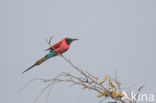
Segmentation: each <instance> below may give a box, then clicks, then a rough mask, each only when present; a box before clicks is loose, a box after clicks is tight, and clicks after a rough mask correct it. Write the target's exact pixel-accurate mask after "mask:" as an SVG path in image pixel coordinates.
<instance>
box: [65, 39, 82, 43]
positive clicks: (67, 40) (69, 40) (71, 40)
mask: <svg viewBox="0 0 156 103" xmlns="http://www.w3.org/2000/svg"><path fill="white" fill-rule="evenodd" d="M65 40H66V42H67V44H68V45H70V44H71V43H72V42H73V41H76V40H79V39H73V38H65Z"/></svg>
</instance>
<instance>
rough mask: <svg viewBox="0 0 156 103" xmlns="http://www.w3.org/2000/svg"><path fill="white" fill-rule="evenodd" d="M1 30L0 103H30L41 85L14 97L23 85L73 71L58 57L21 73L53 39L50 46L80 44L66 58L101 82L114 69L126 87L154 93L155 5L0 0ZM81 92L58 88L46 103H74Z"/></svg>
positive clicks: (128, 0) (150, 1)
mask: <svg viewBox="0 0 156 103" xmlns="http://www.w3.org/2000/svg"><path fill="white" fill-rule="evenodd" d="M0 28H1V29H0V47H1V51H0V57H1V60H0V62H1V65H0V81H1V82H0V103H11V102H12V103H33V100H34V99H35V97H36V96H37V95H38V94H39V91H40V90H41V88H42V87H43V85H42V83H41V82H35V83H33V84H31V85H30V86H28V87H27V88H26V89H25V90H24V91H22V92H21V93H18V90H19V89H20V88H21V87H22V86H23V85H24V84H25V83H26V82H27V81H29V80H31V79H33V78H36V77H43V78H53V77H54V76H55V75H57V74H58V73H60V72H64V71H67V72H74V71H73V69H72V68H71V67H70V65H68V64H67V63H66V62H65V61H64V60H63V59H62V58H60V57H56V58H53V59H50V60H49V61H47V62H45V63H44V64H42V65H41V66H39V67H36V68H34V69H33V70H31V71H29V72H27V73H25V74H22V71H23V70H25V69H26V68H28V67H29V66H31V65H32V64H33V63H34V62H35V61H36V60H38V59H40V58H41V57H43V56H44V55H45V54H46V53H47V52H45V51H44V50H45V49H47V48H48V45H47V44H46V43H45V41H44V39H45V38H48V37H50V36H51V35H54V36H55V39H54V43H56V42H58V41H59V40H61V39H62V38H64V37H74V38H79V39H80V40H79V41H78V42H75V43H73V44H72V45H71V48H70V50H69V51H68V52H66V53H65V54H64V55H65V56H66V57H67V58H69V59H71V60H72V61H73V63H74V64H75V65H78V66H79V67H81V68H82V69H84V70H86V71H88V72H90V73H93V74H94V75H98V76H99V77H101V78H103V77H104V73H107V74H109V75H112V76H113V75H114V71H115V70H116V71H117V72H118V77H119V79H120V80H121V82H122V83H123V85H125V87H129V86H133V87H134V88H135V87H136V86H137V87H139V86H140V85H142V84H146V87H145V88H144V92H145V93H147V94H150V93H152V94H155V93H156V82H155V79H154V78H156V76H155V73H156V70H155V68H156V54H155V53H156V46H155V44H156V29H155V28H156V1H155V0H77V1H76V0H0ZM80 91H81V89H80V87H72V88H69V87H68V84H62V83H59V84H56V86H55V87H54V89H53V91H52V94H51V95H50V97H49V103H62V102H64V103H76V101H77V99H78V97H79V95H80ZM96 95H97V93H95V92H91V91H86V92H85V93H84V95H83V97H82V99H81V102H80V103H97V101H99V99H97V97H96ZM44 100H45V95H43V96H42V97H41V98H40V99H39V101H38V102H37V103H44Z"/></svg>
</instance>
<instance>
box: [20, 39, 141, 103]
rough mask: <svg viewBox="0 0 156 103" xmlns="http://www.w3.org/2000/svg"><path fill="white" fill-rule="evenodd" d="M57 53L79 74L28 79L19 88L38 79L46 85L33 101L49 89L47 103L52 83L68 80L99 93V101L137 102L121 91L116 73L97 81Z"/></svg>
mask: <svg viewBox="0 0 156 103" xmlns="http://www.w3.org/2000/svg"><path fill="white" fill-rule="evenodd" d="M51 40H52V37H51V38H50V39H49V41H48V40H46V42H47V43H48V44H49V45H50V46H51ZM54 49H55V48H54ZM59 55H60V57H62V58H63V59H64V60H65V61H66V62H67V63H68V64H70V65H71V66H72V68H73V69H75V70H76V71H77V75H79V76H76V75H74V74H72V73H67V72H62V73H60V74H58V75H56V77H55V78H52V79H42V78H35V79H33V80H31V81H29V82H28V83H26V84H25V85H24V86H23V88H21V90H23V89H24V88H25V87H26V86H27V85H28V84H30V83H32V82H34V81H36V80H40V81H43V83H46V87H45V88H43V89H42V90H41V92H40V94H39V95H38V96H37V97H36V99H35V100H34V103H36V102H37V100H38V99H39V97H40V96H41V95H42V93H43V92H44V91H45V90H47V89H49V90H48V93H47V98H46V101H45V102H46V103H47V102H48V97H49V94H50V92H51V89H52V87H53V86H54V84H56V83H58V82H68V83H70V84H71V86H73V85H79V86H81V87H82V89H83V90H85V89H88V90H92V91H96V92H97V93H99V95H97V97H98V98H103V99H102V100H101V101H99V103H102V102H104V100H106V99H108V98H111V99H112V101H115V102H109V103H117V102H121V103H137V101H136V100H130V99H129V98H131V95H130V91H129V92H127V94H128V95H125V94H124V93H122V91H123V90H122V89H121V83H120V81H119V80H118V78H117V75H116V73H115V78H113V77H111V76H109V75H106V74H105V77H104V79H103V80H102V81H99V78H98V77H96V76H94V75H92V74H90V73H89V72H87V71H83V70H81V69H80V68H78V67H77V66H75V65H74V64H73V63H72V62H71V61H70V60H69V59H67V58H66V57H64V56H63V55H62V54H59ZM142 88H143V86H141V87H140V88H139V89H138V92H137V95H136V99H137V98H138V95H139V92H140V91H141V89H142ZM123 98H124V100H123ZM79 99H80V98H79ZM78 101H79V100H78Z"/></svg>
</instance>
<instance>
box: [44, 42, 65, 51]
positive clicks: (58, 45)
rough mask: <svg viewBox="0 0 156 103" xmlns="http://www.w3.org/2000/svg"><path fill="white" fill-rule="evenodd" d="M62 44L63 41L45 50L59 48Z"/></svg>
mask: <svg viewBox="0 0 156 103" xmlns="http://www.w3.org/2000/svg"><path fill="white" fill-rule="evenodd" d="M61 44H62V41H60V42H58V43H56V44H54V45H53V46H51V47H50V48H48V49H46V50H45V51H47V50H53V49H54V48H55V49H57V48H59V47H60V46H61Z"/></svg>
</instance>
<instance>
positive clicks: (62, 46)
mask: <svg viewBox="0 0 156 103" xmlns="http://www.w3.org/2000/svg"><path fill="white" fill-rule="evenodd" d="M75 40H78V39H72V38H64V39H63V40H61V41H60V42H58V43H56V44H55V45H53V46H51V47H50V48H48V49H47V50H50V52H49V53H48V54H47V55H45V56H44V57H43V58H41V59H40V60H38V61H37V62H36V63H35V64H34V65H32V66H31V67H29V68H28V69H26V70H25V71H23V73H25V72H26V71H28V70H30V69H31V68H33V67H34V66H39V65H40V64H41V63H43V62H45V61H46V60H48V59H49V58H52V57H54V56H57V55H59V54H63V53H64V52H66V51H67V50H68V49H69V48H70V44H71V43H72V42H73V41H75ZM47 50H46V51H47Z"/></svg>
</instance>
